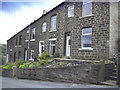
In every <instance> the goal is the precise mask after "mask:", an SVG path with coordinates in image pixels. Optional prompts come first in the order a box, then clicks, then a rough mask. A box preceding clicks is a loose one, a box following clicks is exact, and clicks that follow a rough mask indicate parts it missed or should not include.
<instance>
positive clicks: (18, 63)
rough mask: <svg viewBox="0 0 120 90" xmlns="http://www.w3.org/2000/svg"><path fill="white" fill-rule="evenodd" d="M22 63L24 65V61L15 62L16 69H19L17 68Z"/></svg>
mask: <svg viewBox="0 0 120 90" xmlns="http://www.w3.org/2000/svg"><path fill="white" fill-rule="evenodd" d="M23 63H25V61H24V60H17V61H16V62H15V64H16V66H17V67H19V66H20V65H22V64H23Z"/></svg>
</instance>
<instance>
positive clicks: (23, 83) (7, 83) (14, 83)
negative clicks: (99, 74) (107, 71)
mask: <svg viewBox="0 0 120 90" xmlns="http://www.w3.org/2000/svg"><path fill="white" fill-rule="evenodd" d="M0 79H2V88H88V89H89V88H111V90H113V89H114V88H118V87H117V86H107V85H93V84H73V83H59V82H48V81H36V80H25V79H13V78H6V77H0ZM109 90H110V89H109Z"/></svg>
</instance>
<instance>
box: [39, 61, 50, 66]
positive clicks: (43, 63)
mask: <svg viewBox="0 0 120 90" xmlns="http://www.w3.org/2000/svg"><path fill="white" fill-rule="evenodd" d="M47 63H48V60H40V65H45V64H47Z"/></svg>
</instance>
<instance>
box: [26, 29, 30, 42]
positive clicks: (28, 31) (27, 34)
mask: <svg viewBox="0 0 120 90" xmlns="http://www.w3.org/2000/svg"><path fill="white" fill-rule="evenodd" d="M29 34H30V30H27V31H26V40H25V41H26V42H28V41H29Z"/></svg>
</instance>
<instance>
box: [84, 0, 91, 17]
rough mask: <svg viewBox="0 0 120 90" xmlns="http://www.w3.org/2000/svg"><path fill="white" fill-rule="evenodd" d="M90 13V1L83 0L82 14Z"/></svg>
mask: <svg viewBox="0 0 120 90" xmlns="http://www.w3.org/2000/svg"><path fill="white" fill-rule="evenodd" d="M90 14H92V1H90V0H87V1H86V0H85V2H83V12H82V15H83V16H87V15H90Z"/></svg>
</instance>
